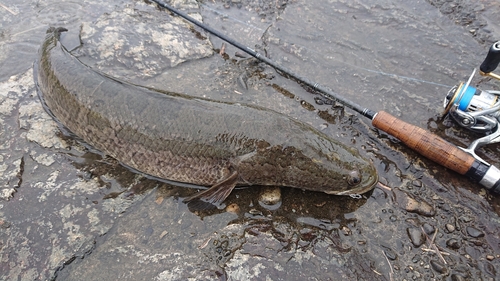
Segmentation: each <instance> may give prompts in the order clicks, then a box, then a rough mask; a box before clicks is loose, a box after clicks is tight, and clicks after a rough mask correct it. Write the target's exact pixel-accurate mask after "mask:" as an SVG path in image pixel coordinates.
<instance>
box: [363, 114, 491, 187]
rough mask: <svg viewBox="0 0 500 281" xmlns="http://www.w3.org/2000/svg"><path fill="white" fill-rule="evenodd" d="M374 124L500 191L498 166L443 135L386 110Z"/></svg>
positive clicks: (373, 121) (377, 116)
mask: <svg viewBox="0 0 500 281" xmlns="http://www.w3.org/2000/svg"><path fill="white" fill-rule="evenodd" d="M372 124H373V126H374V127H376V128H378V129H380V130H382V131H384V132H386V133H389V134H391V135H392V136H394V137H396V138H398V139H399V140H401V141H402V142H403V143H404V144H406V145H407V146H408V147H410V148H411V149H413V150H415V151H416V152H418V153H420V154H421V155H423V156H425V157H427V158H428V159H430V160H432V161H434V162H436V163H438V164H440V165H442V166H444V167H446V168H448V169H451V170H453V171H455V172H457V173H459V174H461V175H465V176H468V177H469V178H471V179H472V180H473V181H475V182H479V183H480V184H481V185H483V186H484V187H486V188H487V189H489V190H491V191H492V192H495V193H500V170H498V169H497V168H496V167H495V166H492V165H491V166H490V165H486V164H484V163H482V162H480V161H478V160H476V159H475V158H474V157H473V156H472V155H470V154H468V153H466V152H465V151H463V150H462V149H460V148H458V147H457V146H455V145H453V144H451V143H449V142H447V141H445V140H444V139H442V138H441V137H439V136H437V135H434V134H432V133H430V132H428V131H426V130H424V129H422V128H420V127H417V126H414V125H411V124H408V123H406V122H404V121H402V120H399V119H398V118H396V117H394V116H392V115H391V114H389V113H387V112H385V111H379V112H378V113H377V114H376V115H375V117H374V118H373V119H372Z"/></svg>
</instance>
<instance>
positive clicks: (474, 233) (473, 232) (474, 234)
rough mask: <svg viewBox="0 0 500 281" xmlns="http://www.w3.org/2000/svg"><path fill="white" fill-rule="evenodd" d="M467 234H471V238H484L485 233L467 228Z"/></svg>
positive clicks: (470, 227)
mask: <svg viewBox="0 0 500 281" xmlns="http://www.w3.org/2000/svg"><path fill="white" fill-rule="evenodd" d="M467 234H469V236H471V237H474V238H479V237H483V236H484V233H483V232H482V231H481V230H479V229H477V228H474V227H472V226H468V227H467Z"/></svg>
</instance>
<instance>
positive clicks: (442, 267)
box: [431, 260, 448, 274]
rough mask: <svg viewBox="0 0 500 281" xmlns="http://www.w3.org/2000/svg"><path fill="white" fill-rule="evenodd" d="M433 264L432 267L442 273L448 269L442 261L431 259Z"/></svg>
mask: <svg viewBox="0 0 500 281" xmlns="http://www.w3.org/2000/svg"><path fill="white" fill-rule="evenodd" d="M431 266H432V269H434V270H435V271H436V272H437V273H440V274H444V273H446V272H447V271H448V269H447V268H446V266H445V265H444V264H442V263H441V262H438V261H435V260H431Z"/></svg>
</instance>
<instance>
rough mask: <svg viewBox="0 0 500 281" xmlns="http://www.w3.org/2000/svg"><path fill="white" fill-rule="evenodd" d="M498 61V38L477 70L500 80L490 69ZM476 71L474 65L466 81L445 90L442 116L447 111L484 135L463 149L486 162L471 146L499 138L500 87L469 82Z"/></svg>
mask: <svg viewBox="0 0 500 281" xmlns="http://www.w3.org/2000/svg"><path fill="white" fill-rule="evenodd" d="M499 63H500V41H498V42H496V43H494V44H493V45H492V46H491V48H490V50H489V52H488V55H487V56H486V58H485V60H484V62H483V63H482V64H481V66H480V71H479V73H480V74H481V75H483V76H489V77H492V78H495V79H498V80H500V76H499V75H497V74H495V73H492V71H493V70H495V69H496V68H497V66H498V64H499ZM475 73H476V70H475V69H474V71H473V72H472V74H471V76H470V77H469V79H468V80H467V82H466V83H460V84H459V85H457V86H454V87H453V88H451V90H450V91H449V92H448V94H447V95H446V97H445V98H444V102H443V107H444V108H445V110H444V112H443V116H444V115H446V114H449V115H450V116H451V117H452V119H454V120H455V121H456V122H457V123H458V124H459V125H460V126H462V127H464V128H466V129H469V130H471V131H474V132H476V133H481V134H485V135H486V136H484V137H482V138H479V139H477V140H475V141H473V142H472V143H471V145H470V146H469V147H468V148H466V149H463V150H465V151H466V152H468V153H470V154H471V155H472V156H474V158H476V159H477V160H479V161H481V162H483V163H485V164H488V163H486V162H485V161H484V160H483V159H481V158H480V157H479V156H477V155H476V154H475V152H474V150H475V149H476V148H477V147H480V146H483V145H486V144H490V143H496V142H500V126H499V123H500V98H499V97H500V91H493V90H486V91H483V90H479V89H476V88H474V87H472V86H470V82H471V81H472V78H473V77H474V75H475ZM488 165H489V164H488Z"/></svg>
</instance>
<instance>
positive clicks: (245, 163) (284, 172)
mask: <svg viewBox="0 0 500 281" xmlns="http://www.w3.org/2000/svg"><path fill="white" fill-rule="evenodd" d="M63 31H67V30H66V29H65V28H49V30H48V31H47V36H46V38H45V40H44V42H43V45H42V47H41V48H40V51H39V58H38V60H37V62H36V65H35V72H36V75H35V79H36V84H37V87H38V92H39V95H40V98H41V100H42V102H43V103H44V105H45V108H46V109H47V110H48V111H49V113H51V115H52V116H53V117H55V118H56V119H57V120H58V121H59V122H60V123H61V124H62V125H63V126H64V127H66V128H67V129H68V130H69V131H71V132H72V133H73V134H75V135H76V136H78V137H80V138H81V139H83V140H84V141H85V142H86V143H88V144H89V145H91V146H93V147H94V148H96V149H97V150H100V151H101V152H103V153H105V154H106V155H109V156H112V157H114V158H115V159H117V160H118V161H120V162H121V163H122V164H124V165H126V166H129V167H131V168H133V169H136V170H138V171H140V172H142V173H145V174H148V175H151V176H154V177H158V178H161V179H167V180H171V181H177V182H185V183H191V184H195V185H199V186H205V187H209V188H208V189H206V190H204V191H200V192H198V193H196V194H195V195H193V196H192V197H190V198H187V199H186V200H185V201H189V200H193V199H201V200H204V201H207V202H210V203H214V204H218V203H221V202H222V201H224V199H225V198H226V197H227V196H228V195H229V194H230V193H231V191H232V190H233V188H234V187H235V186H237V185H238V186H252V185H273V186H287V187H295V188H301V189H305V190H313V191H321V192H325V193H328V194H338V195H347V194H361V193H364V192H366V191H368V190H370V189H372V188H373V186H374V185H375V183H376V182H377V181H378V176H377V173H376V170H375V168H374V166H373V164H372V163H371V162H370V161H368V160H365V159H363V158H362V157H361V156H360V155H359V153H358V151H357V150H355V149H353V148H349V147H348V146H346V145H344V144H342V143H339V142H338V141H336V140H333V139H331V138H330V137H328V136H326V135H325V134H323V133H321V132H319V131H318V130H316V129H314V128H313V127H311V126H309V125H307V124H304V123H301V122H299V121H296V120H294V119H292V118H289V117H287V116H285V115H283V114H280V113H278V112H275V111H272V110H269V109H265V108H262V107H258V106H253V105H243V104H238V103H228V102H218V101H212V100H207V99H202V98H198V97H192V96H188V95H184V94H177V93H171V92H166V91H159V90H155V89H150V88H146V87H141V86H137V85H132V84H130V83H127V82H124V81H121V80H118V79H116V78H112V77H109V76H107V75H105V74H102V73H99V72H97V71H94V70H92V69H91V68H90V67H88V66H86V65H84V64H83V63H82V62H80V61H79V60H78V59H77V58H75V57H74V56H72V55H71V54H70V53H69V52H68V51H67V50H66V49H65V48H64V46H63V45H62V44H61V43H60V41H59V38H60V34H61V32H63Z"/></svg>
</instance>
